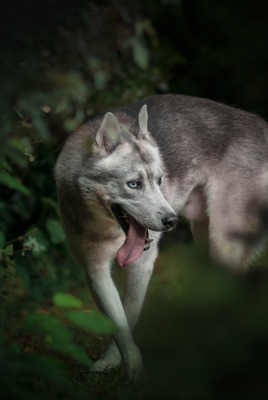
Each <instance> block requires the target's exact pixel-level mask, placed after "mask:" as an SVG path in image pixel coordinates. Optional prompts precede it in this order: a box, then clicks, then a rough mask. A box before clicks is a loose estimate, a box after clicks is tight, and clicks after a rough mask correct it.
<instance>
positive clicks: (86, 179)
mask: <svg viewBox="0 0 268 400" xmlns="http://www.w3.org/2000/svg"><path fill="white" fill-rule="evenodd" d="M121 119H122V118H121ZM121 119H120V116H119V119H117V118H116V116H115V115H114V114H112V113H110V112H109V113H106V114H105V116H104V118H103V120H102V122H101V124H100V127H99V128H98V130H97V132H96V134H95V139H94V143H93V145H92V153H91V156H90V160H89V164H88V167H87V169H86V173H85V175H84V176H83V178H80V187H81V190H82V191H83V190H84V191H85V193H87V192H88V193H89V192H90V196H92V194H93V193H94V195H95V196H96V197H97V198H98V200H99V202H100V203H101V204H105V207H106V208H109V209H110V210H111V211H112V213H113V215H114V217H115V218H116V219H117V221H118V223H119V224H120V225H121V227H122V229H123V230H124V232H125V234H126V241H127V242H128V243H127V244H126V246H125V247H126V248H125V251H122V254H121V257H119V263H120V264H122V265H125V264H126V263H129V262H131V261H133V260H132V258H137V257H136V255H137V254H138V253H139V252H140V251H143V248H144V247H145V248H146V246H147V247H149V238H148V229H150V230H153V231H167V230H170V229H171V228H173V227H174V226H175V224H176V221H177V218H176V215H175V213H174V211H173V210H172V208H171V206H170V205H169V204H168V202H167V200H166V199H165V197H164V195H163V193H162V187H163V184H164V179H165V176H164V175H165V174H164V166H163V163H162V160H161V156H160V154H159V151H158V147H157V146H156V143H155V142H154V140H153V139H152V137H151V135H150V133H149V132H148V127H147V121H148V114H147V107H146V105H144V106H143V107H142V108H141V110H140V112H139V115H138V121H137V123H136V122H134V123H132V124H129V122H126V121H121ZM134 243H136V244H135V246H134ZM131 246H132V247H133V246H134V248H135V249H136V251H134V253H135V254H131V251H130V248H131ZM122 247H124V246H122ZM120 250H121V249H120ZM123 250H124V249H123ZM139 255H140V254H139ZM119 256H120V254H119ZM129 259H131V261H129Z"/></svg>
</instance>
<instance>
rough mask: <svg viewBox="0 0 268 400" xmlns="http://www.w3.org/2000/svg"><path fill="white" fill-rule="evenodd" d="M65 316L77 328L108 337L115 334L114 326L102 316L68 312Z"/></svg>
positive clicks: (82, 312) (93, 313) (83, 312)
mask: <svg viewBox="0 0 268 400" xmlns="http://www.w3.org/2000/svg"><path fill="white" fill-rule="evenodd" d="M65 316H66V317H67V318H68V319H69V320H70V321H71V322H72V323H74V324H75V325H76V326H78V327H79V328H83V329H86V330H88V331H89V332H93V333H96V334H100V335H109V334H112V333H114V332H115V326H114V324H113V323H112V322H111V321H110V320H109V319H108V318H107V317H105V316H104V315H103V314H100V313H97V312H86V311H68V312H66V313H65Z"/></svg>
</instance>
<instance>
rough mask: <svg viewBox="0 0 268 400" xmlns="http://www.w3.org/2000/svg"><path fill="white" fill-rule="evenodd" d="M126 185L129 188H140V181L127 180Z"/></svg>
mask: <svg viewBox="0 0 268 400" xmlns="http://www.w3.org/2000/svg"><path fill="white" fill-rule="evenodd" d="M127 185H128V187H129V188H130V189H141V188H142V182H141V181H129V182H127Z"/></svg>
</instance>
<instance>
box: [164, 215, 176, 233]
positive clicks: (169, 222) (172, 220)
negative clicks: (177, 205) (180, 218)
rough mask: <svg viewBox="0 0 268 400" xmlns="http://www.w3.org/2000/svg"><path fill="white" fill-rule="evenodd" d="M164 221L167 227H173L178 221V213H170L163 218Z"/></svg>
mask: <svg viewBox="0 0 268 400" xmlns="http://www.w3.org/2000/svg"><path fill="white" fill-rule="evenodd" d="M162 223H163V225H164V227H165V228H168V229H171V228H173V227H174V226H175V225H176V223H177V216H176V214H173V213H170V214H167V215H166V216H165V217H164V218H162Z"/></svg>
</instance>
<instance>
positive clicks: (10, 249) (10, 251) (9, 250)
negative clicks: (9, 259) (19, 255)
mask: <svg viewBox="0 0 268 400" xmlns="http://www.w3.org/2000/svg"><path fill="white" fill-rule="evenodd" d="M4 253H5V254H6V255H7V256H12V254H13V244H9V245H8V246H7V247H6V248H5V250H4Z"/></svg>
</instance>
